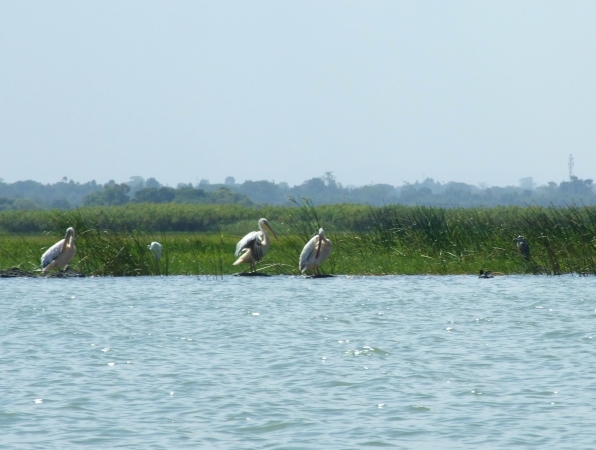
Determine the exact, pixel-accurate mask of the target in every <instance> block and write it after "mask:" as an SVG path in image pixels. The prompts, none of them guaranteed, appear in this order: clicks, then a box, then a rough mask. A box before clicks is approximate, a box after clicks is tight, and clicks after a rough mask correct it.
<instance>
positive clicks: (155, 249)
mask: <svg viewBox="0 0 596 450" xmlns="http://www.w3.org/2000/svg"><path fill="white" fill-rule="evenodd" d="M147 248H148V249H149V250H151V252H152V253H153V256H155V259H157V260H159V259H160V258H161V244H160V243H159V242H156V241H153V242H152V243H151V244H149V245H148V246H147Z"/></svg>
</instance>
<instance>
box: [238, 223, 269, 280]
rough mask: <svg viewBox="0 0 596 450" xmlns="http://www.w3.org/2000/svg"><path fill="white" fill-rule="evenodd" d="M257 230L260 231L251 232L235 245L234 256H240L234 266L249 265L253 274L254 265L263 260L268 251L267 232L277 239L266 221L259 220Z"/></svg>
mask: <svg viewBox="0 0 596 450" xmlns="http://www.w3.org/2000/svg"><path fill="white" fill-rule="evenodd" d="M259 230H261V231H252V232H250V233H248V234H247V235H246V236H244V237H243V238H242V239H240V242H238V244H237V245H236V253H234V256H238V255H240V254H241V256H240V258H238V259H237V260H236V261H235V262H234V265H235V266H236V265H238V264H246V263H249V264H250V270H251V272H254V271H255V270H256V263H258V262H259V261H260V260H261V259H263V257H264V256H265V254H266V253H267V251H268V250H269V244H270V242H269V235H268V234H267V231H270V232H271V233H272V234H273V236H275V239H277V235H276V234H275V231H273V230H272V229H271V226H270V225H269V222H268V221H267V219H260V220H259Z"/></svg>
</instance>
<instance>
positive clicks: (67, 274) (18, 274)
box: [0, 267, 85, 278]
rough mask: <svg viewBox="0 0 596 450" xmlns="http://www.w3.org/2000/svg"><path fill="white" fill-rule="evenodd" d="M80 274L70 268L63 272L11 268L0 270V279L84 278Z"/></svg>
mask: <svg viewBox="0 0 596 450" xmlns="http://www.w3.org/2000/svg"><path fill="white" fill-rule="evenodd" d="M84 276H85V275H83V274H82V273H81V272H77V271H76V270H72V269H71V268H70V267H69V268H68V269H66V271H64V272H60V273H58V272H48V273H42V272H31V271H28V270H23V269H21V268H19V267H13V268H11V269H4V270H0V278H81V277H84Z"/></svg>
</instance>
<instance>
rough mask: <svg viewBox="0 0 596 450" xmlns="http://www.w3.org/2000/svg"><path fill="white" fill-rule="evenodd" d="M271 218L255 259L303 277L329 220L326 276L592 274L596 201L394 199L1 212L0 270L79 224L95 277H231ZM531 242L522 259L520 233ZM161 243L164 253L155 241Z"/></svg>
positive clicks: (87, 270) (82, 267)
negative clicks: (448, 204)
mask: <svg viewBox="0 0 596 450" xmlns="http://www.w3.org/2000/svg"><path fill="white" fill-rule="evenodd" d="M261 217H267V219H268V220H269V221H270V222H271V224H272V226H273V228H274V229H275V231H276V233H277V234H278V235H279V240H273V241H272V244H271V248H270V251H269V253H268V254H267V255H266V257H265V259H264V260H263V261H262V262H261V263H260V264H259V266H258V267H259V270H260V271H261V272H263V273H268V274H272V275H273V274H288V275H289V274H292V275H297V274H298V273H299V271H298V256H299V254H300V251H301V250H302V247H303V246H304V244H305V243H306V242H307V241H308V240H309V239H310V238H311V237H312V236H313V235H314V234H315V233H316V232H317V231H318V229H319V228H320V227H323V228H325V231H326V234H327V237H328V238H329V239H331V241H332V242H333V253H332V255H331V257H330V258H329V260H328V261H327V262H326V263H325V264H324V265H323V266H321V270H322V272H323V273H324V274H338V275H339V274H345V275H393V274H412V275H414V274H437V275H446V274H478V272H479V270H480V269H483V270H490V271H492V272H493V273H496V274H551V275H558V274H566V273H574V274H580V275H595V274H596V207H586V206H575V205H573V206H568V207H566V208H555V207H548V208H545V207H538V206H528V207H524V208H522V207H498V208H487V209H483V208H460V209H443V208H432V207H422V206H421V207H412V206H408V207H407V206H400V205H391V206H386V207H371V206H365V205H324V206H317V207H314V206H313V205H312V203H311V202H309V201H308V200H302V201H300V202H298V201H296V202H295V206H294V207H277V206H271V207H270V206H265V207H262V208H258V207H253V208H249V207H243V206H238V205H169V204H167V205H156V204H140V205H130V206H123V207H111V208H80V209H75V210H67V211H58V210H54V211H17V212H5V213H0V270H7V269H11V268H18V269H19V270H22V271H24V272H30V273H34V271H35V270H39V268H40V267H39V264H40V263H39V259H40V256H41V254H42V253H43V252H44V251H45V249H47V248H48V247H49V246H50V245H52V244H53V243H55V242H57V241H58V240H59V239H61V238H62V237H63V235H64V230H66V228H67V227H69V226H74V227H75V229H76V231H77V240H76V246H77V256H76V257H75V259H74V260H73V261H72V263H71V268H72V269H73V270H74V271H76V272H80V273H82V274H84V275H87V276H92V275H95V276H135V275H216V276H220V275H226V274H235V273H238V272H239V271H241V270H243V268H240V269H239V267H238V266H233V265H232V263H233V262H234V260H235V258H234V249H235V245H236V243H237V242H238V240H239V239H240V238H241V237H242V236H243V235H244V234H246V233H247V232H249V231H254V230H256V229H257V220H258V219H259V218H261ZM518 235H522V236H524V237H525V239H526V240H527V241H528V243H529V244H530V250H531V251H530V258H529V259H526V258H524V257H522V255H520V253H519V251H518V249H517V246H516V241H515V239H516V238H517V236H518ZM151 241H159V242H160V243H161V244H162V245H163V253H162V257H161V259H160V260H159V261H157V260H156V259H155V258H154V256H153V254H152V253H151V252H150V251H149V250H148V249H147V245H148V244H149V243H150V242H151Z"/></svg>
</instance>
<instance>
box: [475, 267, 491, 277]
mask: <svg viewBox="0 0 596 450" xmlns="http://www.w3.org/2000/svg"><path fill="white" fill-rule="evenodd" d="M478 278H494V275H493V274H492V272H491V271H490V270H487V271H486V272H485V271H484V270H482V269H480V276H479V277H478Z"/></svg>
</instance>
